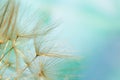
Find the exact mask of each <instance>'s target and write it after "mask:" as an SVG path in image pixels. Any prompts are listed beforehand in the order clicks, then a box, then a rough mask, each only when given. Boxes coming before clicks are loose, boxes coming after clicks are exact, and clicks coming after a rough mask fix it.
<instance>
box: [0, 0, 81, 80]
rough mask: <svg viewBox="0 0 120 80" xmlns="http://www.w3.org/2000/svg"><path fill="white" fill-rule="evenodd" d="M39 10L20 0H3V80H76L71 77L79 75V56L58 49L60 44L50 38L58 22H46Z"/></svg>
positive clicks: (0, 38)
mask: <svg viewBox="0 0 120 80" xmlns="http://www.w3.org/2000/svg"><path fill="white" fill-rule="evenodd" d="M39 12H40V11H39V10H36V11H35V10H33V11H32V12H28V11H27V9H26V8H24V9H23V8H22V7H21V2H20V0H0V80H75V79H72V78H69V77H71V76H72V77H76V76H79V75H78V73H79V71H78V70H79V66H78V65H77V64H78V63H77V61H78V59H79V58H78V57H76V56H73V55H70V54H66V53H67V52H66V51H60V50H57V49H59V48H57V47H59V46H57V45H56V44H54V41H52V40H49V37H50V36H49V35H50V34H51V32H52V31H53V30H55V28H56V27H57V26H58V24H57V23H54V24H48V23H47V24H45V19H46V17H47V16H45V17H44V18H42V17H40V16H39ZM26 15H27V16H26ZM62 48H64V47H62ZM67 71H68V72H67ZM76 80H77V79H76Z"/></svg>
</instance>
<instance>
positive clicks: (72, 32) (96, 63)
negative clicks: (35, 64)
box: [25, 0, 120, 80]
mask: <svg viewBox="0 0 120 80" xmlns="http://www.w3.org/2000/svg"><path fill="white" fill-rule="evenodd" d="M25 1H27V0H25ZM33 2H34V3H35V4H34V6H35V7H39V8H40V9H42V10H46V11H48V12H49V13H50V14H51V18H52V20H53V21H57V22H59V21H60V22H61V25H60V26H59V29H58V30H57V32H58V33H59V35H58V37H59V39H61V40H64V41H65V42H67V43H68V44H70V45H71V46H72V47H73V48H74V50H76V52H75V53H74V54H79V55H81V56H82V57H83V59H84V60H83V63H82V65H81V66H82V68H81V70H82V72H81V73H80V75H81V77H80V79H78V80H120V0H31V1H29V3H33Z"/></svg>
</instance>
